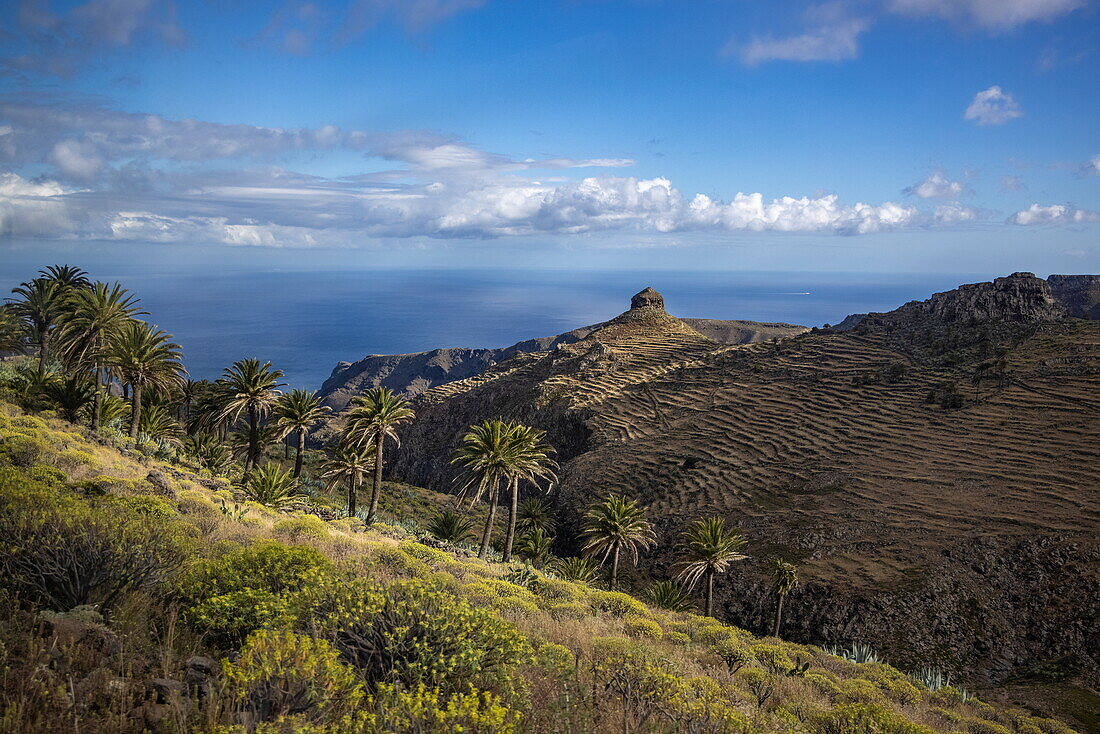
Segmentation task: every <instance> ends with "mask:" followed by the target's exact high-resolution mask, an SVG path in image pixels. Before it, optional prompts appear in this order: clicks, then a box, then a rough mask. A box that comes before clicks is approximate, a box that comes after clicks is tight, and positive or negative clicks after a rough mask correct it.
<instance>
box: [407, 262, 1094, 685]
mask: <svg viewBox="0 0 1100 734" xmlns="http://www.w3.org/2000/svg"><path fill="white" fill-rule="evenodd" d="M1002 281H1003V282H1002ZM639 297H643V298H642V300H643V301H646V303H642V304H639V303H637V302H636V303H635V304H634V305H635V308H633V309H632V310H631V311H629V312H627V313H626V314H624V315H623V316H621V317H619V318H618V319H615V320H614V321H612V322H609V325H608V326H607V327H605V328H603V329H600V330H597V331H596V332H594V333H593V334H591V335H590V336H589V337H588V338H587V339H584V340H581V341H578V342H576V343H575V344H571V345H568V346H563V347H560V348H559V349H557V350H555V351H554V352H552V353H548V354H540V355H529V356H524V357H523V358H519V359H515V360H510V361H508V362H505V363H502V364H500V365H498V366H496V367H494V368H493V369H491V370H490V371H488V372H486V373H484V374H482V375H480V376H478V377H476V378H473V379H471V380H465V381H459V382H454V383H451V384H449V385H446V386H444V387H441V388H439V389H436V390H431V391H429V392H428V393H427V394H425V395H424V396H423V397H422V399H421V404H420V408H419V415H418V421H417V423H416V425H415V426H414V427H413V428H412V429H411V430H410V431H409V433H408V435H407V436H405V437H404V439H403V440H404V446H405V448H404V450H403V451H402V454H401V456H400V457H399V458H398V463H397V466H396V468H395V472H396V474H397V475H399V476H401V477H402V478H403V479H406V480H408V481H411V482H413V483H423V484H428V485H432V486H435V487H439V488H445V487H446V486H447V485H448V483H449V477H450V475H449V473H448V471H447V466H446V457H447V455H448V454H449V451H450V448H451V447H452V446H453V445H454V441H455V439H456V438H457V436H458V433H459V431H460V430H461V429H462V428H463V427H464V426H465V425H468V424H469V423H470V422H472V421H474V420H477V419H481V418H485V417H493V416H496V415H502V416H505V417H510V418H517V419H522V420H525V421H529V422H532V423H534V424H535V425H538V426H540V427H542V428H545V429H546V430H548V432H549V435H550V436H551V438H552V441H553V443H554V444H555V445H556V446H557V448H558V450H559V453H560V458H562V459H563V460H564V462H565V464H564V470H563V474H562V477H561V483H560V486H559V487H558V488H557V489H556V493H557V497H558V507H559V513H560V514H561V515H562V519H563V520H564V521H565V522H563V527H567V528H568V527H576V522H575V521H576V519H577V517H578V516H579V513H580V512H582V511H583V509H584V508H585V507H587V506H588V504H590V503H591V502H592V501H593V500H594V499H596V498H599V497H602V496H604V495H606V494H607V493H609V492H620V493H624V494H628V495H630V496H633V497H638V498H640V499H642V500H643V501H644V502H645V503H647V504H648V505H649V508H650V509H649V512H650V516H651V517H652V518H654V519H655V521H656V522H657V524H658V527H659V528H660V530H661V535H662V543H661V544H660V545H659V550H658V551H657V552H656V558H654V559H651V560H652V561H656V562H655V563H654V562H647V563H644V564H641V565H642V566H643V567H646V568H658V569H661V568H663V569H668V568H669V567H670V566H671V564H672V563H673V562H674V561H675V542H674V541H675V537H676V535H677V534H678V533H679V531H680V530H681V528H682V527H684V525H685V524H686V523H687V522H689V521H690V520H692V519H695V518H697V517H700V516H703V515H710V514H719V515H722V516H725V517H728V518H730V519H731V520H732V521H733V522H734V523H736V524H737V525H739V526H740V527H741V528H742V530H743V532H744V533H745V535H746V536H747V537H748V538H749V540H750V545H749V548H750V554H751V556H752V559H751V560H750V561H748V562H746V563H745V564H742V566H741V567H740V568H738V569H737V570H736V571H735V572H734V573H732V574H729V575H727V576H726V577H725V578H724V579H723V580H722V582H721V583H720V585H719V587H720V588H719V596H720V600H721V609H722V613H723V615H724V616H725V617H726V618H728V619H730V620H731V621H734V622H737V623H739V624H742V625H745V626H747V627H749V628H751V629H756V630H762V629H764V628H765V624H766V619H767V617H768V611H767V607H768V605H767V604H766V603H765V602H764V601H763V600H764V599H765V598H766V594H767V593H768V590H767V588H766V585H765V583H764V580H763V576H762V575H761V574H760V569H761V567H762V565H763V562H764V561H765V560H766V559H768V558H770V557H772V556H782V557H785V558H787V559H788V560H791V561H794V562H796V563H797V564H798V565H799V566H800V569H801V570H800V573H801V575H802V577H803V578H804V579H805V581H806V583H804V584H803V585H802V586H801V587H800V589H798V590H797V591H796V592H795V593H794V594H792V597H791V626H790V627H789V628H788V634H790V635H792V636H794V637H795V638H796V639H802V640H804V641H818V642H826V641H844V640H849V639H852V638H854V637H860V638H866V639H869V640H871V641H872V642H874V644H876V645H877V646H879V648H880V649H884V650H886V651H888V653H889V654H890V655H892V656H894V657H893V658H892V659H899V660H904V661H905V662H906V663H907V664H918V663H924V662H937V663H940V664H948V665H950V666H952V667H954V668H955V669H957V670H960V671H967V672H970V673H974V674H977V673H980V674H982V675H984V676H986V677H987V678H990V679H1004V678H1007V677H1009V676H1012V675H1019V674H1022V672H1023V671H1025V670H1026V669H1028V668H1032V667H1038V665H1039V664H1040V663H1047V662H1049V661H1056V665H1055V667H1056V668H1057V671H1058V672H1057V675H1060V676H1068V677H1073V676H1074V675H1084V676H1085V677H1086V678H1088V677H1090V676H1091V678H1092V679H1093V680H1095V676H1096V671H1097V661H1096V659H1095V658H1094V657H1093V655H1094V654H1095V652H1094V651H1095V650H1097V649H1100V639H1098V638H1097V629H1100V619H1098V618H1097V614H1096V608H1097V602H1098V601H1100V581H1098V579H1097V571H1096V569H1097V568H1098V564H1097V560H1098V558H1100V550H1098V537H1100V536H1098V531H1100V461H1098V459H1100V456H1098V450H1097V447H1098V446H1100V323H1098V322H1096V321H1085V320H1078V319H1070V318H1066V317H1064V316H1062V313H1063V312H1062V311H1061V309H1060V307H1058V305H1057V304H1056V303H1054V302H1053V301H1052V300H1051V298H1050V294H1049V289H1048V288H1047V286H1046V284H1045V283H1044V282H1043V281H1041V280H1039V279H1037V278H1034V277H1033V276H1028V275H1026V274H1018V275H1016V276H1012V277H1011V278H1007V279H999V280H998V282H997V283H995V284H984V285H982V286H981V287H975V288H972V289H970V290H967V289H963V290H960V291H958V292H951V293H948V294H939V295H937V296H936V297H935V298H933V299H931V300H930V301H929V302H928V305H926V306H925V305H920V304H910V305H909V306H907V307H906V308H905V309H899V310H898V311H897V312H893V313H892V314H887V315H875V314H872V317H871V318H870V319H868V320H867V321H865V323H864V324H862V325H861V326H860V327H858V328H857V329H855V330H853V331H849V332H844V333H821V332H818V333H810V334H804V335H801V336H797V337H794V338H791V339H787V340H784V341H780V342H777V343H765V344H752V345H745V346H730V345H720V344H717V343H715V342H712V341H709V340H707V339H705V338H703V337H702V336H701V335H699V334H698V333H697V332H694V331H693V330H692V329H690V328H689V327H687V326H686V325H684V324H683V323H681V322H679V321H678V320H676V319H673V318H672V317H670V316H668V315H667V314H665V313H664V311H663V308H661V305H662V304H661V303H660V302H659V296H657V295H656V294H646V293H644V292H643V294H639ZM636 299H637V297H636ZM907 309H908V310H907ZM975 314H977V315H978V317H976V318H975ZM983 315H984V316H983ZM559 543H561V544H562V545H563V546H566V547H568V546H569V545H570V544H571V543H572V539H571V538H561V539H559Z"/></svg>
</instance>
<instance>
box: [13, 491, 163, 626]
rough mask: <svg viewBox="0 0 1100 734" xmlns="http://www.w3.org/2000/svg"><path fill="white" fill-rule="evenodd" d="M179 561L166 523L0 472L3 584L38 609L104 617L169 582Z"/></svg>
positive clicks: (126, 509) (124, 508)
mask: <svg viewBox="0 0 1100 734" xmlns="http://www.w3.org/2000/svg"><path fill="white" fill-rule="evenodd" d="M184 558H185V548H184V543H183V541H182V537H181V534H180V533H179V531H178V530H177V528H176V527H174V526H173V525H171V524H168V523H165V522H163V521H162V520H159V519H157V518H154V517H150V516H148V515H145V514H142V513H139V512H136V511H134V510H132V509H130V508H126V507H120V506H118V504H117V503H109V504H104V503H102V502H96V501H88V500H84V499H82V498H80V497H77V496H75V495H68V494H62V493H59V492H58V491H56V490H53V489H50V488H47V487H46V486H44V485H42V484H39V483H36V482H32V481H30V480H28V479H27V478H26V477H25V476H24V475H22V474H20V473H18V472H16V471H14V470H12V469H0V578H3V579H4V580H5V582H6V585H8V586H9V588H14V589H16V590H19V591H21V592H23V593H25V594H29V595H30V596H31V597H32V598H34V599H35V600H36V601H38V602H40V603H42V604H45V605H48V606H50V607H52V608H54V609H57V610H60V611H67V610H69V609H72V608H73V607H77V606H81V605H88V604H93V605H98V607H99V608H100V609H101V610H102V611H104V612H105V613H106V612H109V611H110V610H111V608H112V607H113V606H114V605H115V604H116V603H117V602H118V601H119V600H120V599H121V598H122V597H123V596H124V595H125V594H127V593H129V592H131V591H135V590H138V589H143V588H148V587H151V586H156V585H158V584H161V583H163V582H165V581H167V580H168V579H169V578H171V576H172V575H173V574H174V572H175V571H176V569H178V568H179V566H180V565H181V564H182V563H183V560H184Z"/></svg>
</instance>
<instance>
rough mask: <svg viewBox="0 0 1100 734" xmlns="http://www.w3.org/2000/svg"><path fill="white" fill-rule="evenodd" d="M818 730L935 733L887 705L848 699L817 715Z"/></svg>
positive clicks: (820, 733) (818, 733)
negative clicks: (851, 701) (849, 700)
mask: <svg viewBox="0 0 1100 734" xmlns="http://www.w3.org/2000/svg"><path fill="white" fill-rule="evenodd" d="M811 730H812V731H813V732H815V734H934V731H933V730H932V729H929V728H928V727H927V726H921V725H919V724H914V723H913V722H911V721H909V720H908V719H906V718H905V717H904V716H902V715H901V714H898V713H895V712H893V711H891V710H890V709H888V708H886V707H885V706H881V705H879V704H867V703H849V704H842V705H840V706H836V707H834V708H833V709H831V710H829V711H826V712H824V713H821V714H819V715H818V716H815V717H814V719H813V721H812V729H811Z"/></svg>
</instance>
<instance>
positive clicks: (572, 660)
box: [535, 642, 577, 679]
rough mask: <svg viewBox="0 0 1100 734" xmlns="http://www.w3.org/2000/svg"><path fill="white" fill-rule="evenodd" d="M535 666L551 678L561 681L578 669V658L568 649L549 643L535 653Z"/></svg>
mask: <svg viewBox="0 0 1100 734" xmlns="http://www.w3.org/2000/svg"><path fill="white" fill-rule="evenodd" d="M535 665H538V666H539V667H540V668H542V670H543V672H545V673H546V674H547V675H549V676H550V677H552V678H557V679H561V678H563V677H565V676H566V675H568V674H569V673H571V672H573V670H574V669H575V668H576V666H577V657H576V656H575V655H574V654H573V651H572V650H570V649H569V648H568V647H564V646H563V645H556V644H554V643H552V642H548V643H546V644H544V645H541V646H540V647H539V649H538V650H536V651H535Z"/></svg>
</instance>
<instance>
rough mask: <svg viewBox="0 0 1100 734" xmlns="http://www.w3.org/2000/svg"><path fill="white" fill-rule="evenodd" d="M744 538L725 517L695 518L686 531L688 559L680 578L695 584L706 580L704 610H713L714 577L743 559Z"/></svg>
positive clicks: (684, 547)
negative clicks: (731, 528) (728, 526)
mask: <svg viewBox="0 0 1100 734" xmlns="http://www.w3.org/2000/svg"><path fill="white" fill-rule="evenodd" d="M744 545H745V539H744V538H742V537H741V536H740V535H738V534H737V533H734V532H733V531H732V530H729V529H728V528H727V527H726V521H725V520H723V519H722V518H720V517H712V518H708V519H706V520H699V521H697V522H695V523H694V524H693V525H692V526H691V527H689V528H688V529H687V530H686V531H685V532H684V537H683V550H684V555H685V556H686V560H685V561H684V563H683V566H682V567H681V570H680V578H681V579H682V580H683V581H685V582H686V583H687V584H688V587H689V588H691V587H694V586H695V584H696V583H698V582H699V579H702V580H703V585H704V589H705V594H706V602H705V605H704V612H703V613H704V614H706V615H707V616H708V617H710V616H713V613H714V577H715V575H717V574H720V573H722V572H724V571H725V570H726V569H727V568H729V565H730V564H731V563H733V562H734V561H740V560H744V559H745V558H746V556H744V555H742V554H741V553H740V550H741V548H743V547H744Z"/></svg>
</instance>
